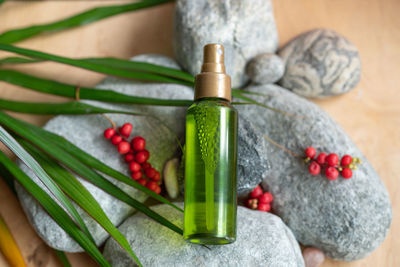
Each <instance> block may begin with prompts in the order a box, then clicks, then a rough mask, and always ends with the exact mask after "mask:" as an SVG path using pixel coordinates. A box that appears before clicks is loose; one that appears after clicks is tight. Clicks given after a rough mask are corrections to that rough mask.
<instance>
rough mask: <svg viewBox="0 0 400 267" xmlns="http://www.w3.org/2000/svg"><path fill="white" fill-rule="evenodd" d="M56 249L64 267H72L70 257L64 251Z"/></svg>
mask: <svg viewBox="0 0 400 267" xmlns="http://www.w3.org/2000/svg"><path fill="white" fill-rule="evenodd" d="M54 251H55V252H56V255H57V257H58V259H59V260H60V261H61V263H62V265H63V266H64V267H71V264H70V263H69V261H68V258H67V256H66V255H65V253H64V251H60V250H57V249H55V250H54Z"/></svg>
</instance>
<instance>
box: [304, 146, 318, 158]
mask: <svg viewBox="0 0 400 267" xmlns="http://www.w3.org/2000/svg"><path fill="white" fill-rule="evenodd" d="M316 154H317V151H315V148H313V147H312V146H309V147H307V148H306V156H307V157H309V158H310V159H312V158H314V157H315V155H316Z"/></svg>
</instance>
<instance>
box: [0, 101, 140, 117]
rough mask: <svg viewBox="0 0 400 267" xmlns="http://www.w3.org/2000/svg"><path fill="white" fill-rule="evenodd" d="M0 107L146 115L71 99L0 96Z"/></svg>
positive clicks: (54, 112)
mask: <svg viewBox="0 0 400 267" xmlns="http://www.w3.org/2000/svg"><path fill="white" fill-rule="evenodd" d="M0 109H4V110H9V111H14V112H20V113H30V114H47V115H57V114H74V115H77V114H102V113H118V114H129V115H136V116H146V115H145V114H142V113H136V112H130V111H123V110H113V109H106V108H100V107H96V106H92V105H89V104H85V103H82V102H79V101H71V102H65V103H43V102H42V103H33V102H21V101H12V100H6V99H1V98H0Z"/></svg>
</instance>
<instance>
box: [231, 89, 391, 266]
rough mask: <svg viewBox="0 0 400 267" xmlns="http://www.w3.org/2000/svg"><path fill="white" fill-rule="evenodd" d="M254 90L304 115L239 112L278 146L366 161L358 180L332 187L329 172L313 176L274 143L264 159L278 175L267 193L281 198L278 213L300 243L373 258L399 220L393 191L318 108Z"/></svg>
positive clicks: (341, 256) (331, 253) (249, 108)
mask: <svg viewBox="0 0 400 267" xmlns="http://www.w3.org/2000/svg"><path fill="white" fill-rule="evenodd" d="M247 90H249V91H250V92H255V93H257V94H259V95H258V96H257V101H259V102H261V103H263V104H265V105H268V106H271V107H274V108H277V109H279V110H281V111H285V112H288V113H291V114H296V115H297V117H293V116H288V115H283V114H281V113H278V112H273V111H269V110H266V109H264V108H263V107H260V106H254V105H242V106H238V110H239V113H241V114H242V115H244V116H245V117H246V118H247V119H248V120H249V121H251V122H253V123H254V126H255V127H257V128H258V130H259V131H261V132H262V133H264V134H265V135H266V136H267V137H269V138H270V139H272V140H273V141H275V142H276V143H278V144H280V145H282V146H283V147H285V148H287V149H289V150H290V151H293V152H295V153H297V154H299V155H303V153H304V149H305V148H306V147H308V146H313V147H315V148H316V150H317V152H325V153H333V152H334V153H337V154H338V155H339V156H342V155H345V154H349V155H352V156H353V157H359V158H361V159H362V164H360V165H359V166H358V169H357V170H355V171H354V174H353V177H352V178H351V179H348V180H345V179H343V178H341V177H339V178H338V179H337V180H335V181H329V180H327V179H326V178H325V177H324V176H323V175H322V174H321V175H317V176H311V175H310V174H309V173H308V168H307V166H306V165H305V164H304V163H303V160H302V158H299V157H294V156H292V155H291V154H289V153H287V152H285V151H283V150H282V149H280V148H278V147H277V146H276V145H273V144H272V143H271V142H269V143H268V145H267V150H266V151H265V153H268V155H269V157H268V158H269V160H270V163H271V170H270V171H269V173H268V177H267V178H266V179H265V180H264V181H263V187H264V188H265V189H266V190H268V191H269V192H271V193H272V194H273V195H274V202H273V205H272V207H273V210H274V212H275V213H276V214H277V215H278V216H280V217H281V218H282V220H283V221H284V222H285V223H286V224H287V225H288V227H289V228H290V229H292V231H293V233H294V234H295V236H296V238H297V240H298V241H299V242H300V243H302V244H304V245H306V246H312V247H316V248H319V249H321V250H322V251H323V252H324V253H325V255H327V256H328V257H331V258H334V259H338V260H347V261H348V260H356V259H360V258H363V257H365V256H367V255H368V254H369V253H371V252H372V251H373V250H374V249H376V248H377V247H378V246H379V245H380V244H381V243H382V241H383V240H384V238H385V236H386V234H387V232H388V229H389V227H390V224H391V220H392V209H391V204H390V199H389V196H388V193H387V190H386V188H385V186H384V184H383V183H382V181H381V180H380V178H379V176H378V174H377V173H376V171H375V170H374V169H373V167H372V166H371V164H370V163H369V162H368V160H367V159H366V158H365V157H364V156H363V155H362V153H361V152H360V150H359V149H358V148H357V146H356V145H355V144H354V143H353V142H352V141H351V139H350V138H349V137H348V136H347V135H346V133H345V132H344V130H343V129H342V128H341V127H340V126H339V125H338V124H337V123H336V122H335V121H334V120H333V119H332V118H331V117H330V116H329V115H328V114H326V113H325V112H324V111H323V110H321V109H320V108H319V107H318V106H317V105H315V104H314V103H311V102H309V101H307V100H306V99H304V98H302V97H299V96H297V95H296V94H293V93H292V92H290V91H288V90H286V89H284V88H281V87H279V86H275V85H263V86H251V87H249V88H247ZM261 94H262V95H261Z"/></svg>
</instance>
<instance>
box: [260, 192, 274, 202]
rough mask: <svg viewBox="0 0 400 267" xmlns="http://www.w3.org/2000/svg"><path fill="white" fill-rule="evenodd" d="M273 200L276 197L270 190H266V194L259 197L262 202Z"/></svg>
mask: <svg viewBox="0 0 400 267" xmlns="http://www.w3.org/2000/svg"><path fill="white" fill-rule="evenodd" d="M272 200H274V197H273V196H272V194H271V193H269V192H265V193H264V194H262V195H261V196H260V197H259V198H258V201H259V202H260V203H270V202H272Z"/></svg>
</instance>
